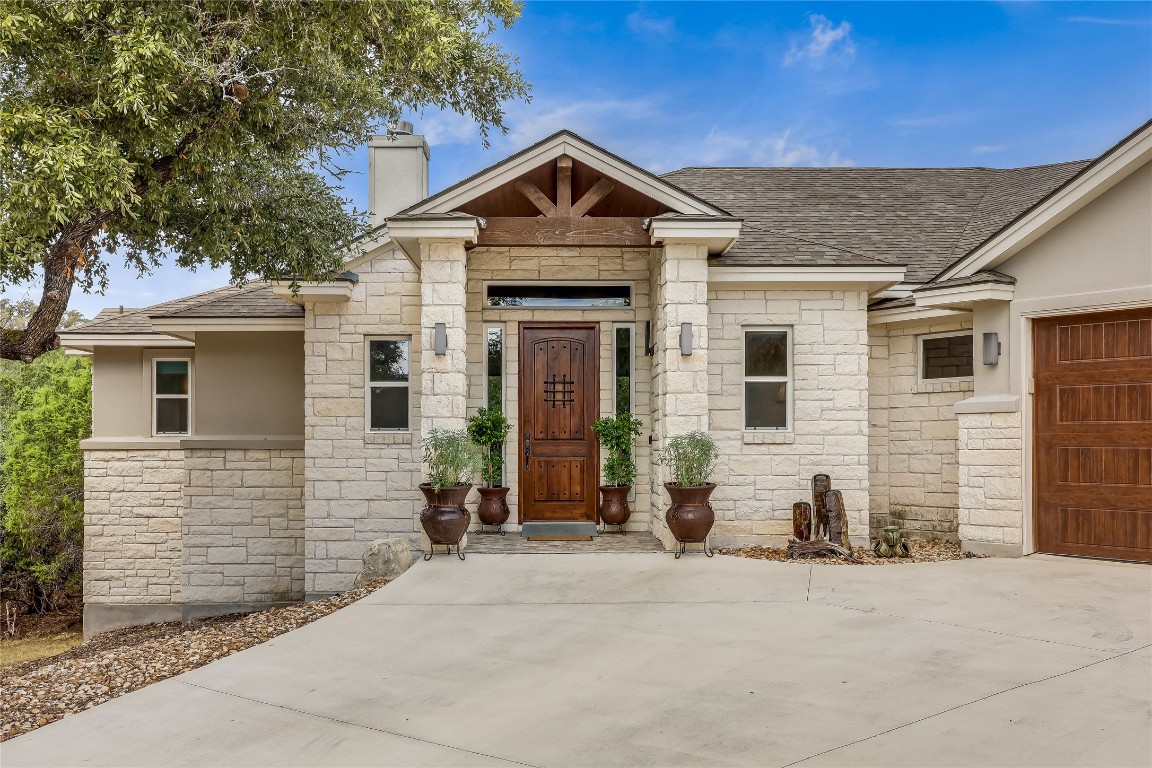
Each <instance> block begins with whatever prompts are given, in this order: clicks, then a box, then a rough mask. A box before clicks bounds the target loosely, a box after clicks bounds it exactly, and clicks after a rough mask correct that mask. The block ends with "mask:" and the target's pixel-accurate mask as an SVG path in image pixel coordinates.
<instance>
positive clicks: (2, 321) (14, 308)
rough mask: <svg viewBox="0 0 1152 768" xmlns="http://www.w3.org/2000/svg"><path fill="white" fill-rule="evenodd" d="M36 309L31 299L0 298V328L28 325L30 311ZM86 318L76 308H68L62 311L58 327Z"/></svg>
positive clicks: (77, 322)
mask: <svg viewBox="0 0 1152 768" xmlns="http://www.w3.org/2000/svg"><path fill="white" fill-rule="evenodd" d="M35 311H36V302H34V301H32V300H31V299H20V300H19V301H12V300H10V299H0V328H4V329H20V328H25V327H27V325H28V320H29V319H30V318H31V317H32V313H33V312H35ZM86 319H87V318H85V317H84V315H82V314H80V312H79V311H78V310H75V309H70V310H68V311H67V312H65V313H64V316H63V317H61V318H60V325H59V326H58V327H60V328H71V327H72V326H74V325H80V323H83V322H84V321H85V320H86Z"/></svg>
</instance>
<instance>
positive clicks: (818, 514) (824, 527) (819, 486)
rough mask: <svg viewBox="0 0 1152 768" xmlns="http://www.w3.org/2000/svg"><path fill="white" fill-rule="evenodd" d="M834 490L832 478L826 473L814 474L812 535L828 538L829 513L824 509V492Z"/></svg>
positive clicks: (816, 537)
mask: <svg viewBox="0 0 1152 768" xmlns="http://www.w3.org/2000/svg"><path fill="white" fill-rule="evenodd" d="M830 490H832V478H831V477H829V476H828V475H825V474H819V475H813V476H812V536H811V537H810V538H811V539H813V540H815V539H827V538H828V515H827V514H826V513H825V511H824V494H826V493H828V491H830Z"/></svg>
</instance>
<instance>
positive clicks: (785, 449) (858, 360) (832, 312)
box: [708, 289, 869, 545]
mask: <svg viewBox="0 0 1152 768" xmlns="http://www.w3.org/2000/svg"><path fill="white" fill-rule="evenodd" d="M866 307H867V294H866V293H865V292H863V291H842V290H836V291H791V290H790V291H765V290H728V289H712V290H710V291H709V312H710V314H709V317H708V331H709V349H708V355H709V366H708V378H709V395H710V403H709V405H710V428H711V431H712V434H713V436H714V437H715V438H716V440H717V443H718V444H719V447H720V451H721V456H722V458H721V461H720V464H719V468H718V470H717V473H716V482H717V483H719V485H720V487H719V488H717V490H716V492H715V493H714V494H713V506H714V507H715V510H716V518H717V522H716V527H715V529H714V537H715V538H716V539H717V540H718V541H724V540H725V539H727V540H729V541H733V543H735V542H740V543H753V542H755V541H756V540H757V539H759V543H766V544H774V545H779V544H781V543H783V541H784V540H785V537H787V536H788V535H790V534H791V531H792V504H793V503H794V502H796V501H801V500H803V501H809V502H810V501H811V481H812V476H813V475H814V474H817V473H820V472H825V473H827V474H829V475H831V477H832V487H833V488H835V489H838V490H840V491H842V492H843V495H844V504H845V507H846V511H847V513H848V521H849V529H850V534H851V535H852V536H853V537H854V538H855V539H857V540H858V541H861V542H863V540H864V539H865V538H866V537H867V535H868V476H869V472H868V353H869V347H868V318H867V309H866ZM749 326H791V327H792V329H793V372H794V382H795V387H794V394H793V398H794V400H793V402H794V406H793V411H794V419H793V422H794V423H793V429H792V430H791V431H789V432H773V431H753V432H745V431H743V419H742V412H741V408H742V402H743V396H744V395H743V392H744V390H743V376H744V369H743V359H742V334H743V329H744V328H745V327H749Z"/></svg>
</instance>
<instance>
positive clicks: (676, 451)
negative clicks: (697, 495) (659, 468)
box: [656, 431, 720, 488]
mask: <svg viewBox="0 0 1152 768" xmlns="http://www.w3.org/2000/svg"><path fill="white" fill-rule="evenodd" d="M719 456H720V451H719V450H717V448H716V443H715V442H714V441H713V440H712V438H711V437H709V436H708V435H706V434H705V433H703V432H699V431H697V432H688V433H687V434H683V435H677V436H676V437H670V438H668V442H667V443H665V445H664V450H663V451H661V452H660V453H659V454H657V456H656V463H657V464H663V465H665V466H668V467H671V468H672V481H673V482H674V483H676V485H679V486H681V487H683V488H699V487H700V486H702V485H707V484H708V479H709V478H710V477H712V473H713V472H714V471H715V470H716V459H717V458H719Z"/></svg>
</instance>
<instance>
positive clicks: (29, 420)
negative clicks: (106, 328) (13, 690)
mask: <svg viewBox="0 0 1152 768" xmlns="http://www.w3.org/2000/svg"><path fill="white" fill-rule="evenodd" d="M91 381H92V368H91V365H90V363H89V361H88V360H86V359H83V358H76V357H66V356H65V355H64V353H63V352H62V351H55V352H50V353H48V354H46V355H43V356H42V357H40V358H38V359H37V360H36V361H35V362H33V363H32V364H30V365H25V364H23V363H12V362H8V361H4V362H3V364H2V365H0V502H2V503H0V509H2V512H3V519H2V532H3V536H2V539H0V568H2V569H3V571H4V582H5V584H4V586H5V589H6V590H11V589H13V588H15V589H16V591H24V590H22V589H21V587H23V586H29V585H30V586H32V587H34V591H35V592H38V593H39V594H48V595H50V594H52V593H53V592H56V591H57V590H60V589H69V590H74V589H78V588H79V586H80V578H81V562H82V561H81V557H82V554H81V553H82V548H83V539H84V472H83V457H82V454H81V451H80V446H79V443H80V441H81V440H83V439H84V438H86V437H88V436H89V435H90V434H91V425H92V403H91ZM14 582H15V583H14Z"/></svg>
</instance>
